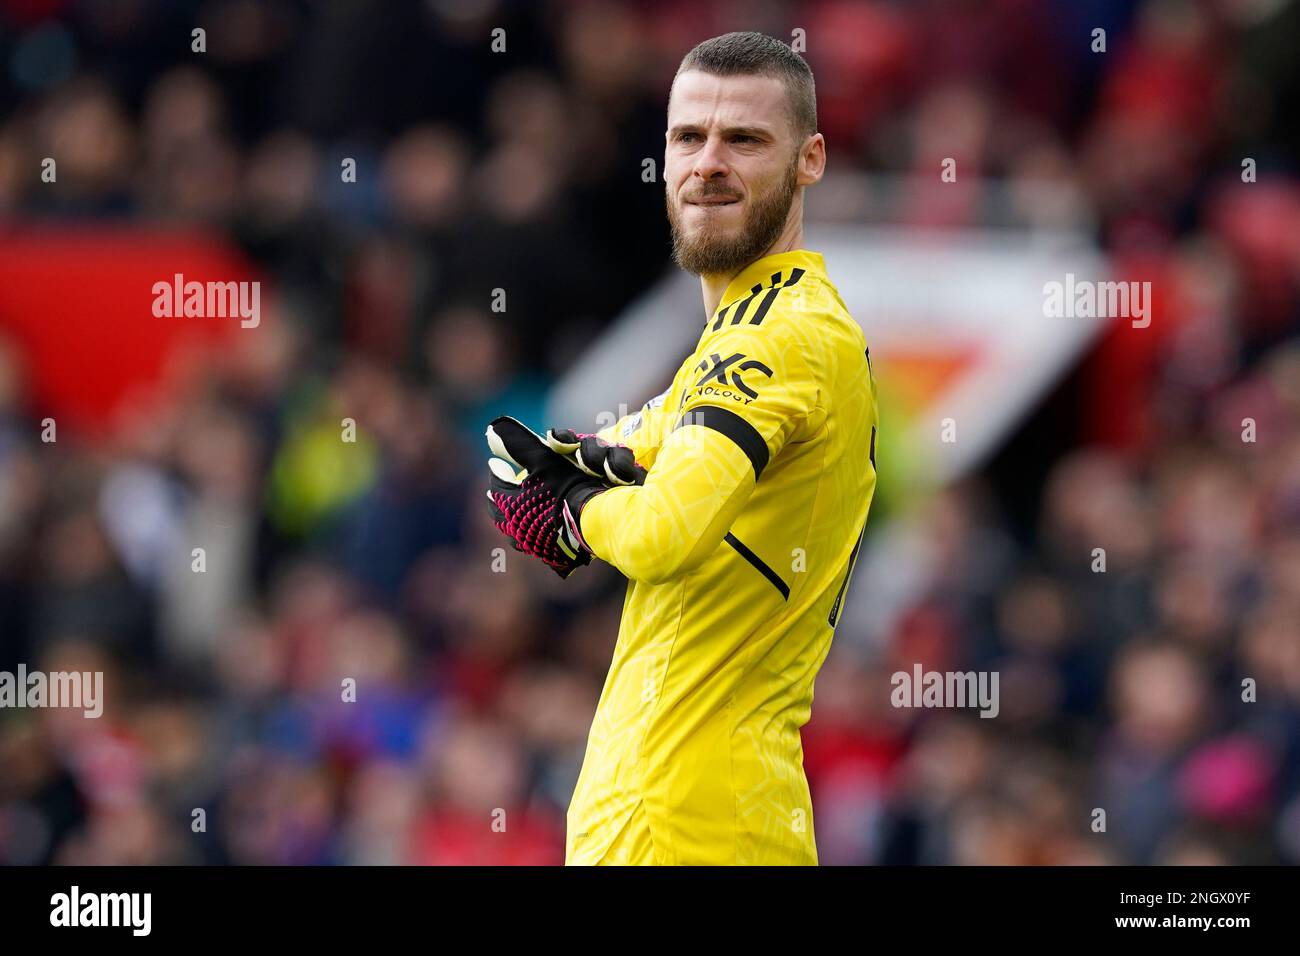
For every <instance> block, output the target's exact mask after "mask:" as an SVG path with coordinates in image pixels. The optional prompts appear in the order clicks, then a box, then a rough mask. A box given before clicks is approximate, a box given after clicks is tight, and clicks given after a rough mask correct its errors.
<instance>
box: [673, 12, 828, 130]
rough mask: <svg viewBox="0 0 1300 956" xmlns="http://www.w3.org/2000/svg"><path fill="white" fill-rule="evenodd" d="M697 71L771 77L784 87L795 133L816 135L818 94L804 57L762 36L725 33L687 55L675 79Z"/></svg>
mask: <svg viewBox="0 0 1300 956" xmlns="http://www.w3.org/2000/svg"><path fill="white" fill-rule="evenodd" d="M687 70H699V71H700V72H702V73H710V74H712V75H713V76H750V75H755V74H756V75H759V76H774V77H776V78H777V79H779V80H781V81H782V82H783V83H784V84H785V89H786V92H787V93H788V94H789V100H790V116H791V119H792V120H793V121H794V128H795V132H796V133H798V134H799V135H800V136H803V137H807V136H811V135H812V134H813V133H815V132H817V90H816V88H815V87H814V85H813V74H812V70H811V69H810V68H809V66H808V64H807V63H805V62H804V59H803V57H801V56H800V55H799V54H797V53H795V52H794V50H792V49H790V48H789V47H788V46H786V45H785V44H784V43H782V42H781V41H780V40H776V39H773V38H772V37H770V36H766V35H764V34H762V33H752V32H748V33H724V34H723V35H722V36H719V37H714V38H713V39H711V40H705V41H704V42H703V43H701V44H699V45H698V46H696V47H695V49H693V50H691V52H690V53H688V54H686V56H685V58H684V59H683V60H682V64H681V66H679V67H678V68H677V73H678V75H680V74H682V73H685V72H686V71H687Z"/></svg>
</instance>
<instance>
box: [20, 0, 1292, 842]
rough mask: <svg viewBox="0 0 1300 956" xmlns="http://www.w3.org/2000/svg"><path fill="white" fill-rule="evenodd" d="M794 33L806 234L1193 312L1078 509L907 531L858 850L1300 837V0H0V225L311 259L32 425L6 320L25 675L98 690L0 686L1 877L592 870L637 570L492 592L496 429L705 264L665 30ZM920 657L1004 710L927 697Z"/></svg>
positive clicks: (946, 511) (699, 35)
mask: <svg viewBox="0 0 1300 956" xmlns="http://www.w3.org/2000/svg"><path fill="white" fill-rule="evenodd" d="M195 26H203V27H204V28H205V29H206V31H207V33H206V43H207V49H206V52H205V53H203V54H195V53H193V52H192V51H191V47H190V43H191V34H190V31H191V29H192V28H193V27H195ZM495 27H501V28H503V29H504V31H505V33H504V36H505V42H506V51H505V52H504V53H496V52H493V51H492V49H491V47H490V45H489V39H488V38H489V36H490V31H491V30H492V29H493V28H495ZM1094 27H1101V28H1104V29H1105V30H1106V32H1107V33H1106V36H1107V52H1106V53H1105V54H1104V55H1100V54H1097V53H1093V52H1092V51H1091V49H1090V46H1091V43H1092V36H1091V30H1092V29H1093V28H1094ZM795 28H798V29H801V30H803V31H805V34H806V37H807V44H808V53H807V56H808V59H809V61H810V63H811V65H812V66H813V69H814V71H815V73H816V76H817V84H818V93H819V110H820V124H821V128H822V130H823V132H824V133H825V134H826V135H827V139H828V142H829V144H830V157H831V166H832V171H833V173H837V174H836V175H832V176H831V177H830V178H828V180H827V181H826V182H825V183H823V184H822V185H821V186H819V187H818V189H817V190H814V191H813V193H812V194H810V196H809V201H810V215H812V216H814V217H817V218H821V219H833V218H838V219H841V220H849V221H859V220H862V221H865V220H870V219H881V220H888V221H891V222H895V223H899V224H902V225H905V226H906V225H911V226H918V227H938V228H957V227H961V226H963V225H967V224H975V223H987V222H990V221H994V222H1003V221H1005V222H1014V223H1017V224H1020V225H1024V226H1028V227H1031V228H1032V227H1052V226H1070V227H1073V228H1083V229H1086V230H1088V231H1089V232H1090V233H1091V234H1092V235H1095V236H1096V238H1097V240H1098V242H1099V243H1101V244H1102V246H1103V248H1104V249H1105V251H1106V252H1107V254H1108V255H1109V256H1110V258H1111V262H1112V264H1113V265H1114V267H1115V269H1116V271H1117V272H1118V273H1119V274H1120V275H1121V276H1124V277H1130V278H1152V277H1154V278H1155V280H1156V282H1157V289H1158V292H1157V295H1158V296H1159V297H1160V302H1161V303H1162V305H1161V307H1160V308H1159V309H1158V311H1157V315H1156V321H1155V323H1153V327H1152V329H1150V330H1148V331H1149V332H1150V334H1149V335H1146V336H1143V337H1141V338H1136V337H1135V336H1134V335H1133V334H1132V333H1129V334H1128V335H1125V334H1124V329H1122V328H1119V327H1117V328H1116V329H1115V330H1113V331H1112V332H1111V333H1110V334H1108V336H1107V338H1106V340H1105V341H1103V342H1102V343H1100V345H1099V346H1098V348H1097V350H1096V351H1095V353H1094V354H1093V355H1092V356H1090V358H1089V360H1088V363H1087V365H1086V367H1085V368H1084V370H1083V371H1082V372H1081V373H1080V374H1078V375H1077V376H1075V377H1074V379H1073V381H1072V385H1071V386H1070V388H1071V391H1070V392H1069V397H1070V398H1071V399H1072V400H1077V401H1078V402H1079V403H1080V406H1081V410H1080V411H1079V413H1078V414H1077V415H1076V416H1074V417H1073V418H1072V419H1071V420H1070V422H1069V424H1068V427H1069V428H1070V429H1072V431H1071V433H1070V434H1069V435H1067V436H1065V437H1063V438H1062V440H1061V443H1060V444H1061V445H1063V446H1064V447H1066V448H1067V449H1068V450H1067V451H1066V452H1065V453H1064V454H1060V455H1057V456H1054V457H1053V458H1052V460H1050V461H1040V462H1037V463H1036V464H1037V465H1038V466H1040V467H1041V468H1042V469H1043V471H1044V472H1045V476H1046V477H1045V480H1044V482H1043V483H1042V487H1041V489H1039V493H1038V494H1035V495H1033V496H1028V497H1025V496H1020V495H1018V494H1008V493H1007V491H1006V488H1005V487H1004V486H1001V485H1000V484H999V480H998V473H997V470H996V469H991V470H990V471H989V472H988V473H987V474H979V475H975V476H972V477H971V478H970V479H969V480H967V481H965V482H963V483H961V484H960V485H958V486H956V487H952V488H949V489H946V490H944V491H942V492H940V493H938V494H935V495H933V496H929V497H926V498H925V499H924V500H921V501H918V502H915V503H914V504H913V505H912V506H911V507H908V508H903V509H901V513H900V514H898V515H896V516H895V521H896V522H897V525H896V528H898V529H901V531H900V532H899V535H900V540H902V541H904V542H905V543H906V547H907V553H908V554H910V555H914V556H915V555H919V556H921V557H920V559H919V560H917V561H914V562H913V564H912V570H911V571H909V572H908V573H910V574H911V575H912V576H913V580H912V581H911V582H910V583H911V585H912V591H913V592H914V593H915V594H916V595H917V597H916V598H915V600H914V601H913V602H912V603H911V605H910V606H909V607H907V608H906V609H905V612H904V613H903V614H901V615H900V616H899V617H898V618H897V620H895V621H893V622H892V623H891V625H890V627H889V628H888V630H887V631H886V632H885V633H872V632H870V631H869V629H868V626H867V624H866V622H865V620H864V619H863V618H862V617H859V618H858V619H857V620H855V619H854V617H853V616H852V615H849V616H848V617H846V619H845V620H844V621H843V622H842V623H841V625H840V626H839V628H838V632H837V636H836V645H835V647H834V648H833V650H832V653H831V656H830V657H829V659H828V661H827V663H826V665H825V667H824V668H823V670H822V673H821V676H820V677H819V679H818V682H817V693H816V702H815V705H814V709H813V719H812V721H811V722H810V724H809V725H808V726H807V727H806V728H805V730H804V746H805V757H806V768H807V772H808V776H809V780H810V784H811V787H812V791H813V799H814V807H815V812H816V816H815V825H816V829H817V835H818V841H819V846H820V847H821V854H822V861H823V862H825V863H843V864H848V863H1150V862H1155V863H1187V862H1195V863H1201V862H1206V863H1239V862H1254V861H1263V862H1277V861H1286V862H1292V863H1296V862H1300V184H1298V183H1300V179H1298V175H1300V170H1297V158H1298V157H1300V143H1298V142H1297V137H1298V136H1300V117H1297V115H1296V113H1297V106H1298V104H1300V67H1298V66H1297V62H1296V58H1295V56H1294V51H1295V49H1296V44H1297V41H1298V40H1300V11H1298V10H1297V5H1296V4H1295V3H1262V2H1252V0H1234V2H1228V0H1221V2H1213V0H1205V2H1192V0H1147V2H1140V3H1139V2H1124V0H1078V2H1067V0H1052V2H1039V0H995V2H992V3H974V2H965V0H921V2H915V3H906V4H904V3H885V2H859V3H849V2H834V0H831V2H820V3H797V4H779V3H761V4H732V3H723V2H715V3H695V2H691V3H688V2H676V3H674V2H670V3H655V4H650V3H646V4H638V3H632V2H552V3H548V4H537V5H532V4H515V3H493V2H484V3H481V4H459V3H451V2H441V0H419V2H417V0H385V2H384V3H383V4H382V5H365V4H354V3H348V2H334V0H327V2H320V3H300V2H288V0H279V2H276V0H271V2H253V0H203V2H200V0H174V2H161V0H157V2H150V0H132V2H124V0H114V2H106V0H80V2H79V0H0V67H2V68H3V69H0V216H3V217H4V218H5V219H7V220H9V221H12V222H18V223H29V222H41V223H50V222H66V223H78V222H84V221H87V220H94V221H96V222H109V223H111V222H121V223H124V224H137V225H138V224H163V225H166V224H174V223H184V224H187V225H193V226H198V227H201V228H203V229H206V230H209V231H211V232H212V233H213V234H217V235H222V236H225V237H227V238H228V239H229V241H230V242H232V243H234V244H236V245H238V246H239V247H241V248H242V249H243V250H244V251H245V252H246V253H247V254H248V256H249V257H250V258H251V259H252V261H254V262H255V263H256V264H257V265H258V267H259V268H260V269H262V270H264V274H265V275H266V276H267V277H268V278H269V279H270V280H271V281H272V282H273V283H274V286H275V289H276V297H275V302H274V306H273V308H274V311H275V316H274V320H273V321H268V322H265V323H263V325H262V327H260V328H259V329H257V331H256V335H253V334H244V335H236V336H235V339H236V341H235V344H234V346H233V347H232V348H229V349H227V350H225V351H223V352H221V353H219V354H214V355H211V356H209V357H208V358H207V359H205V360H204V361H202V362H198V363H193V364H190V365H187V366H186V368H185V370H184V374H183V375H177V376H175V380H174V381H171V382H170V383H169V388H170V392H169V394H168V400H167V401H166V402H165V403H163V404H162V405H160V406H158V407H149V408H141V409H137V410H135V411H134V412H133V414H132V415H130V416H125V417H123V419H122V421H121V423H120V425H119V426H118V427H117V428H115V429H114V431H113V432H112V434H110V435H108V436H106V437H103V438H100V439H97V440H95V441H93V442H92V441H88V440H80V439H79V438H78V436H76V435H74V434H69V435H66V437H65V435H64V434H62V433H61V434H60V437H59V441H58V442H57V443H54V444H46V443H42V442H41V441H40V425H39V423H40V420H41V418H42V417H43V415H42V413H41V409H40V408H37V407H34V405H33V401H32V396H31V392H30V389H29V387H28V382H29V377H30V370H29V369H28V368H27V366H26V359H25V356H24V354H23V351H22V349H21V348H20V347H18V346H17V345H16V344H15V343H14V342H12V341H10V340H8V339H7V338H6V337H5V335H4V328H3V317H2V316H0V670H9V671H12V670H14V669H15V667H16V666H17V664H18V662H25V663H27V665H28V667H29V668H39V669H42V670H46V671H61V670H82V671H85V670H92V671H102V672H104V674H105V675H106V681H107V688H106V692H105V712H104V716H103V717H102V718H101V719H99V720H86V719H83V718H82V717H81V716H80V714H79V713H78V712H68V711H60V710H46V711H41V712H35V713H34V712H31V711H0V862H5V863H50V862H54V863H126V864H135V863H141V864H143V863H239V864H315V863H341V864H350V863H415V864H461V863H487V864H546V863H558V862H560V861H562V859H563V841H564V810H565V807H566V806H567V803H568V799H569V796H570V794H571V792H572V788H573V784H574V781H575V780H576V776H577V771H578V768H579V766H580V763H581V759H582V755H583V748H584V745H585V740H586V733H587V730H588V727H589V725H590V720H591V716H592V713H593V711H594V708H595V703H596V700H597V697H598V695H599V692H600V688H601V684H602V681H603V678H604V673H605V670H606V668H607V665H608V662H609V659H610V655H611V652H612V647H613V642H614V639H615V636H616V634H617V629H618V620H619V615H620V612H621V608H622V596H623V581H622V580H621V579H620V578H619V577H618V575H617V574H615V573H614V572H612V571H611V570H610V569H608V568H607V567H604V566H602V565H599V564H595V565H593V566H591V567H589V568H587V569H584V570H583V571H582V572H580V573H579V574H577V575H575V576H574V577H573V578H571V579H570V580H569V581H565V582H561V581H559V579H558V578H555V576H554V575H553V574H552V573H551V572H550V571H549V570H547V569H546V568H544V567H542V566H540V565H530V564H526V563H524V562H523V561H522V560H518V561H517V560H515V558H516V556H515V555H514V554H513V552H510V553H509V557H508V559H507V561H508V573H497V572H496V570H495V569H494V553H493V549H494V548H497V547H499V546H500V544H501V539H500V537H499V535H497V533H496V532H495V530H494V529H493V528H492V527H491V525H490V524H489V523H488V522H487V520H486V518H485V509H484V506H483V502H482V483H483V462H484V458H485V451H484V449H482V448H481V447H480V445H481V434H482V428H483V425H484V424H485V422H486V421H487V420H488V419H489V418H490V417H492V416H493V415H495V414H498V413H501V412H510V413H511V414H515V415H518V416H519V417H521V418H523V419H525V420H526V421H529V422H530V423H531V424H535V425H539V426H540V425H546V424H551V423H547V422H545V421H543V420H541V416H542V414H543V412H542V409H543V406H544V402H545V398H546V392H547V388H548V387H549V385H550V383H551V382H553V381H554V379H555V377H556V376H557V375H559V374H560V373H562V372H563V371H564V369H565V368H566V367H567V365H568V364H569V363H570V362H571V361H572V359H573V358H574V357H575V356H576V355H577V354H578V352H579V350H580V349H581V347H582V344H583V343H584V342H585V341H587V340H588V339H589V338H590V337H591V336H592V335H594V334H596V333H597V332H598V331H599V330H600V329H601V327H602V326H603V325H604V323H606V322H607V321H608V320H609V319H610V318H611V317H612V316H613V315H615V314H616V313H617V312H618V310H619V309H620V308H621V307H623V306H624V305H626V304H627V303H628V302H629V301H631V300H632V299H633V298H634V297H635V296H636V295H637V294H638V293H640V292H641V291H642V290H644V289H645V288H646V287H647V285H648V284H649V283H650V282H652V281H653V280H654V279H656V278H657V277H658V276H660V275H661V274H663V272H664V271H665V269H666V268H667V265H668V255H667V229H666V226H665V223H664V216H663V205H662V202H663V201H662V196H661V192H660V190H661V189H662V187H661V186H660V185H657V184H654V183H646V182H644V181H643V178H642V169H643V167H642V161H643V159H646V158H652V159H655V160H656V161H658V160H659V158H661V157H662V142H663V141H662V133H663V115H664V108H665V102H666V93H667V88H668V83H669V81H670V79H671V76H672V72H673V70H674V69H675V67H676V64H677V61H678V60H679V59H680V58H681V56H682V55H683V54H684V53H685V52H686V51H687V50H688V49H689V48H690V47H691V46H693V45H694V43H696V42H698V41H699V40H700V39H703V38H705V37H708V36H712V35H715V34H718V33H723V32H727V31H728V30H731V29H764V30H766V32H769V33H772V34H773V35H776V36H781V37H788V36H790V35H791V32H790V31H791V30H792V29H795ZM45 156H58V158H59V167H58V169H59V174H58V183H57V188H49V187H48V186H47V185H44V184H42V183H41V181H40V179H39V171H40V158H41V157H45ZM948 156H957V157H959V164H960V165H959V169H960V172H961V176H960V178H959V181H958V183H956V184H949V185H948V186H946V187H944V188H935V185H934V184H935V181H936V180H937V175H932V174H931V171H937V170H938V168H939V163H940V161H941V160H942V159H943V158H944V157H948ZM1243 157H1251V158H1252V159H1253V160H1254V161H1255V164H1256V167H1257V170H1258V181H1257V182H1252V183H1243V182H1242V177H1241V173H1242V167H1241V160H1242V158H1243ZM348 159H351V160H355V162H356V169H357V176H356V182H355V183H350V182H345V181H344V179H343V178H342V176H341V175H340V172H341V169H342V168H343V164H344V162H345V160H348ZM921 171H925V175H924V176H921V175H918V173H920V172H921ZM886 179H888V180H890V181H894V182H896V183H897V184H900V185H897V186H896V188H893V189H891V190H889V191H888V193H887V194H882V193H881V191H879V190H876V189H873V188H871V185H870V184H871V183H873V182H877V181H882V180H886ZM498 288H501V289H506V290H508V293H509V306H508V308H507V309H506V311H504V312H494V311H492V309H491V308H490V302H491V298H492V292H493V290H494V289H498ZM858 318H859V320H860V321H861V322H862V323H863V325H864V327H865V329H866V331H867V336H868V341H870V335H871V321H870V316H866V315H863V316H858ZM1134 342H1137V343H1138V344H1136V345H1135V344H1134ZM876 371H877V374H878V375H881V376H886V377H887V376H888V374H889V373H888V368H887V367H880V368H878V369H877V370H876ZM647 397H648V396H628V397H627V399H628V402H629V403H630V404H635V403H637V402H640V401H642V400H644V399H645V398H647ZM345 417H351V418H354V419H356V420H357V421H358V422H360V423H363V426H364V427H362V428H361V429H360V430H359V436H358V440H357V441H356V442H355V443H343V442H340V440H339V422H340V420H341V419H343V418H345ZM885 418H886V420H888V410H886V412H885ZM1245 419H1250V420H1251V422H1252V423H1253V424H1254V426H1255V427H1254V431H1253V436H1252V437H1254V438H1255V440H1254V441H1244V440H1243V429H1244V428H1245V427H1246V426H1245V425H1244V424H1243V420H1245ZM556 424H559V423H556ZM1061 427H1062V428H1065V427H1067V426H1066V425H1062V426H1061ZM871 530H873V531H874V530H876V529H874V528H873V529H871ZM196 542H202V547H203V548H204V561H205V565H204V570H203V572H202V573H196V572H195V570H194V566H193V561H194V557H193V548H194V547H195V546H196ZM1099 548H1100V549H1103V550H1104V552H1105V561H1106V566H1105V571H1104V572H1099V571H1098V570H1097V569H1096V567H1095V562H1096V560H1097V558H1096V553H1095V549H1099ZM881 586H883V585H882V583H881V582H879V581H875V580H872V578H871V577H870V576H869V575H867V574H866V573H865V572H862V573H859V575H858V576H857V579H856V580H855V582H854V589H855V590H856V591H858V592H859V595H858V600H859V603H860V602H861V600H862V599H863V598H864V597H865V598H866V599H867V600H869V599H870V596H871V594H872V593H873V589H875V588H878V587H881ZM914 662H921V663H922V664H923V665H924V666H925V667H926V669H928V670H945V669H947V670H965V669H976V668H978V669H985V670H996V671H998V672H999V674H1000V675H1001V713H1000V715H999V717H998V718H997V719H994V720H982V719H980V718H979V717H978V716H977V715H976V714H975V713H973V712H972V713H961V712H953V711H913V710H899V709H895V708H892V707H891V706H890V704H889V694H890V690H891V687H890V680H889V676H890V674H891V673H892V672H894V671H896V670H905V671H909V672H910V670H911V666H912V664H913V663H914ZM345 678H351V679H353V680H355V686H356V696H355V700H354V701H353V700H344V699H343V694H342V692H341V682H342V681H343V679H345ZM1243 682H1245V683H1243ZM1243 694H1244V695H1245V696H1246V698H1248V699H1243ZM1098 810H1102V811H1104V816H1102V817H1099V815H1098V813H1097V811H1098Z"/></svg>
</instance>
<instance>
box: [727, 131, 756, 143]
mask: <svg viewBox="0 0 1300 956" xmlns="http://www.w3.org/2000/svg"><path fill="white" fill-rule="evenodd" d="M731 141H732V142H733V143H757V142H758V140H756V139H755V138H754V137H752V136H748V135H746V134H744V133H740V134H738V135H736V136H733V137H731Z"/></svg>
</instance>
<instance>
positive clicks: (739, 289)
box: [704, 249, 826, 325]
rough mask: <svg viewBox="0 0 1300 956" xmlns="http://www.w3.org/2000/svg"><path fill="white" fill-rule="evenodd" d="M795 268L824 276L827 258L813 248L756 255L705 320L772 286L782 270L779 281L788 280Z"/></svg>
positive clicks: (728, 287) (728, 286) (707, 320)
mask: <svg viewBox="0 0 1300 956" xmlns="http://www.w3.org/2000/svg"><path fill="white" fill-rule="evenodd" d="M795 269H802V270H803V271H804V272H805V273H808V272H811V273H814V274H816V275H818V276H824V275H825V274H826V260H825V259H823V258H822V254H821V253H820V252H812V251H810V250H808V249H791V250H790V251H789V252H777V253H773V254H772V255H770V256H764V257H763V258H761V259H755V260H754V261H753V262H751V263H750V264H749V265H747V266H745V268H744V269H743V270H741V273H740V275H738V276H736V278H734V279H732V280H731V281H730V282H729V283H727V288H726V290H725V291H724V292H723V293H722V301H721V302H719V303H718V308H717V310H716V311H715V312H714V313H713V315H711V316H709V317H708V318H706V319H705V320H704V321H705V324H706V325H707V324H708V323H709V322H711V321H713V320H714V319H715V318H717V316H718V312H721V311H722V310H723V309H725V308H728V307H729V306H731V305H733V304H735V303H736V302H738V301H740V300H741V299H743V298H746V297H747V296H751V295H753V294H755V293H756V292H759V291H761V290H763V289H766V288H768V287H769V286H771V285H772V284H773V276H775V275H776V274H777V273H778V272H779V273H780V274H781V278H780V280H779V281H778V282H777V284H778V285H779V284H781V283H783V282H786V281H788V280H789V279H790V277H791V275H792V273H793V270H795Z"/></svg>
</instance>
